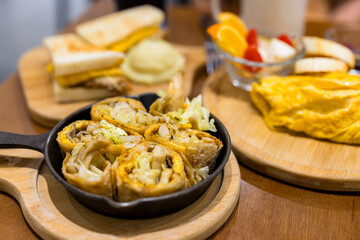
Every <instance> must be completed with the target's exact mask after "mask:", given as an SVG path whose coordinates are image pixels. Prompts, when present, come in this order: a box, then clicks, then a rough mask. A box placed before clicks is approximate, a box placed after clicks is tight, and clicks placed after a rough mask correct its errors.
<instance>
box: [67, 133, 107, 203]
mask: <svg viewBox="0 0 360 240" xmlns="http://www.w3.org/2000/svg"><path fill="white" fill-rule="evenodd" d="M110 144H111V142H110V141H109V140H107V139H106V138H104V137H103V136H97V137H96V138H94V139H93V140H91V141H90V142H87V143H83V142H79V143H78V144H77V145H76V147H75V148H74V149H73V150H72V151H71V153H69V152H66V157H65V159H64V161H63V165H62V173H63V174H64V177H65V178H66V180H67V181H68V182H69V183H70V184H71V185H73V186H75V187H78V188H80V189H82V190H84V191H87V192H90V193H94V194H98V195H102V196H106V197H108V198H110V199H112V198H113V188H112V182H111V163H110V161H109V159H107V157H106V155H105V154H104V153H103V151H101V150H102V149H106V148H107V147H108V146H109V145H110Z"/></svg>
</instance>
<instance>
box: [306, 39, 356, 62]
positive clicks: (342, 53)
mask: <svg viewBox="0 0 360 240" xmlns="http://www.w3.org/2000/svg"><path fill="white" fill-rule="evenodd" d="M303 41H304V45H305V49H306V55H307V56H319V57H321V56H322V57H332V58H336V59H340V60H342V61H344V62H345V63H346V64H347V65H348V66H349V68H354V66H355V55H354V53H353V52H352V51H351V50H350V49H348V48H347V47H345V46H343V45H341V44H339V43H337V42H334V41H330V40H327V39H323V38H319V37H309V36H306V37H304V38H303Z"/></svg>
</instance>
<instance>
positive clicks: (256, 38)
mask: <svg viewBox="0 0 360 240" xmlns="http://www.w3.org/2000/svg"><path fill="white" fill-rule="evenodd" d="M218 21H219V23H216V24H213V25H211V26H210V27H209V28H208V29H207V32H208V34H209V35H210V36H211V38H212V40H213V43H214V45H215V49H216V50H217V53H218V54H219V56H220V57H221V58H222V59H223V60H224V65H225V69H226V71H227V73H228V75H229V78H230V80H231V82H232V84H233V85H234V86H235V87H239V88H242V89H244V90H246V91H250V90H251V84H252V83H253V82H257V81H258V80H259V79H260V78H262V77H266V76H270V75H282V76H284V75H288V74H290V73H291V72H292V71H293V68H294V63H295V61H296V60H298V59H300V58H302V57H304V55H305V48H304V44H303V42H302V40H301V38H298V37H295V36H291V35H288V34H286V33H282V32H280V31H277V30H276V29H261V28H251V29H248V27H247V26H246V25H245V24H244V22H243V21H242V20H241V19H240V18H239V17H238V16H237V15H235V14H233V13H230V12H222V13H220V14H219V15H218Z"/></svg>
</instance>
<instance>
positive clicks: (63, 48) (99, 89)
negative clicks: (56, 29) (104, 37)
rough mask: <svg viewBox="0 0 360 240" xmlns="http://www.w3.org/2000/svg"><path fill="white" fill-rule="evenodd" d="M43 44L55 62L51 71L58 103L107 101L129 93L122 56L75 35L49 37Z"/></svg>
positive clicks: (50, 66) (51, 64) (50, 68)
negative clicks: (122, 69)
mask: <svg viewBox="0 0 360 240" xmlns="http://www.w3.org/2000/svg"><path fill="white" fill-rule="evenodd" d="M44 45H45V46H46V47H47V49H48V50H49V53H50V55H51V59H52V61H51V63H50V64H49V65H48V71H49V72H51V73H52V75H53V78H54V80H55V81H53V83H54V93H55V99H56V101H57V102H70V101H81V100H91V99H99V98H105V97H109V96H114V95H119V94H123V93H125V92H126V91H127V90H128V88H129V85H128V83H127V82H126V80H125V78H124V77H123V76H122V73H121V70H120V68H119V65H120V64H121V63H122V61H123V59H124V55H123V54H122V53H120V52H116V51H110V50H107V49H103V48H99V47H95V46H92V45H91V44H89V43H87V42H85V41H84V40H82V39H81V38H80V37H78V36H77V35H75V34H62V35H56V36H51V37H47V38H45V39H44Z"/></svg>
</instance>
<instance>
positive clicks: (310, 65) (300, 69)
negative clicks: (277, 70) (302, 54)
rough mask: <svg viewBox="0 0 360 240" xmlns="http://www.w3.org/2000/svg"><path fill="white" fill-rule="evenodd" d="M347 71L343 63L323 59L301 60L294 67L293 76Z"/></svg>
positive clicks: (332, 59)
mask: <svg viewBox="0 0 360 240" xmlns="http://www.w3.org/2000/svg"><path fill="white" fill-rule="evenodd" d="M347 71H348V66H347V65H346V64H345V63H344V62H343V61H341V60H337V59H334V58H325V57H315V58H303V59H300V60H297V61H296V62H295V66H294V73H295V74H303V73H324V72H347Z"/></svg>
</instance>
